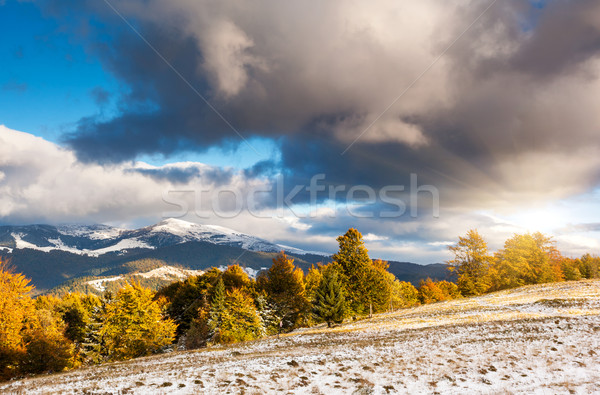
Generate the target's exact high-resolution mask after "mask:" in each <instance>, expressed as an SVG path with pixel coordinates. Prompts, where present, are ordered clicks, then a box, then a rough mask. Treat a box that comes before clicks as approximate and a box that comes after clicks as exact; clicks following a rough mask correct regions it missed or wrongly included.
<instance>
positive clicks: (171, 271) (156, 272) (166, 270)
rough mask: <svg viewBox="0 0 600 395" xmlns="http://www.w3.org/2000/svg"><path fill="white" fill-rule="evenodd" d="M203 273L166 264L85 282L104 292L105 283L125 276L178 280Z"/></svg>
mask: <svg viewBox="0 0 600 395" xmlns="http://www.w3.org/2000/svg"><path fill="white" fill-rule="evenodd" d="M203 273H204V271H203V270H190V269H182V268H179V267H174V266H168V265H167V266H161V267H159V268H156V269H152V270H150V271H147V272H143V273H129V274H127V275H120V276H114V277H102V278H98V279H94V280H90V281H87V282H86V283H85V284H88V285H91V286H92V287H94V288H95V289H97V290H98V291H100V292H104V291H105V290H106V284H107V283H110V282H113V281H118V280H125V279H127V278H131V277H135V276H140V277H144V278H157V279H160V280H167V281H178V280H184V279H186V278H188V277H192V276H200V275H201V274H203Z"/></svg>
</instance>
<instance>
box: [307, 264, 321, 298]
mask: <svg viewBox="0 0 600 395" xmlns="http://www.w3.org/2000/svg"><path fill="white" fill-rule="evenodd" d="M321 268H322V264H320V263H319V264H318V266H317V267H315V265H311V267H310V269H308V274H307V275H306V276H305V277H304V288H305V289H306V298H307V299H308V301H309V302H313V301H314V298H315V293H316V291H317V288H319V285H320V284H321V280H322V279H323V273H322V272H321V270H320V269H321Z"/></svg>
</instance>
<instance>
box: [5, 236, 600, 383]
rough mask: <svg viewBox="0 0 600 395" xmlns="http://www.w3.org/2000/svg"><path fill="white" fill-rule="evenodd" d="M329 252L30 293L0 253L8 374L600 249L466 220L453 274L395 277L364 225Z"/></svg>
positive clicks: (247, 334)
mask: <svg viewBox="0 0 600 395" xmlns="http://www.w3.org/2000/svg"><path fill="white" fill-rule="evenodd" d="M337 241H338V243H339V250H338V252H337V253H336V254H335V255H333V257H332V259H331V262H330V263H327V264H318V265H316V266H314V265H313V266H312V267H311V268H310V269H309V270H308V272H307V273H304V272H303V271H302V270H301V269H300V268H298V267H296V266H295V265H294V260H293V259H290V258H289V257H287V256H286V255H285V254H284V253H283V252H282V253H281V254H279V255H278V256H277V258H276V259H274V260H273V265H272V266H271V267H270V268H269V270H267V271H264V272H262V273H260V274H259V276H258V277H257V278H256V279H253V278H250V277H249V276H248V275H247V274H246V272H245V271H244V270H243V269H242V267H240V266H239V265H231V266H229V267H228V268H227V269H226V270H224V271H221V270H219V269H216V268H213V269H210V270H208V271H207V272H205V273H204V274H202V275H201V276H195V277H190V278H188V279H186V280H185V281H178V282H175V283H172V284H170V285H168V286H166V287H163V288H162V289H160V290H159V291H157V292H153V291H151V290H150V289H148V288H145V287H143V286H142V285H140V284H139V283H135V282H133V283H126V284H125V285H124V286H123V287H122V288H120V289H119V290H116V291H114V292H111V291H107V292H105V293H104V295H102V296H101V297H98V296H95V295H92V294H82V293H68V294H64V295H61V296H60V297H58V296H51V295H45V296H39V297H37V298H35V299H33V298H32V297H31V296H30V295H31V292H32V287H31V286H30V285H29V281H28V280H27V279H26V278H24V277H23V276H22V275H21V274H17V273H12V272H11V271H10V270H9V269H8V268H7V265H6V264H2V263H0V379H8V378H11V377H17V376H23V375H27V374H36V373H41V372H56V371H61V370H65V369H71V368H75V367H78V366H80V365H87V364H96V363H102V362H107V361H115V360H123V359H129V358H134V357H139V356H144V355H149V354H152V353H157V352H162V351H165V350H170V349H173V348H175V347H177V348H180V349H194V348H199V347H205V346H208V345H211V344H219V343H234V342H238V341H247V340H253V339H257V338H260V337H263V336H269V335H275V334H279V333H285V332H289V331H292V330H294V329H296V328H299V327H308V326H312V325H316V324H319V323H327V325H328V326H333V325H335V324H340V323H342V322H343V321H344V320H345V319H360V318H361V317H365V316H368V315H370V314H372V313H380V312H386V311H391V310H395V309H398V308H405V307H410V306H414V305H418V304H422V303H423V304H424V303H433V302H438V301H444V300H450V299H454V298H459V297H462V296H470V295H479V294H482V293H485V292H491V291H496V290H501V289H507V288H512V287H518V286H521V285H526V284H538V283H544V282H552V281H563V280H578V279H580V278H597V277H598V276H599V267H600V258H597V257H592V256H590V255H585V256H583V257H582V258H580V259H571V258H566V257H564V256H562V255H561V254H560V253H559V251H558V250H557V249H556V247H555V246H554V243H553V242H552V240H551V239H550V238H548V237H546V236H544V235H542V234H539V233H536V234H526V235H515V236H514V237H513V238H511V239H509V240H507V241H506V243H505V246H504V248H503V249H502V250H500V251H498V252H496V253H495V254H491V253H490V252H489V251H488V247H487V244H486V242H485V240H484V239H483V238H482V237H481V236H480V235H479V234H478V233H477V232H476V231H469V232H468V233H467V235H466V236H465V237H460V238H459V241H458V243H457V244H456V245H454V246H451V247H450V251H451V252H452V253H453V255H454V257H453V259H452V260H450V261H449V262H448V265H449V268H450V269H451V271H452V272H454V273H455V274H456V279H457V281H456V283H455V282H450V281H446V280H442V281H437V282H434V281H432V280H431V279H426V280H423V281H421V283H420V286H419V288H418V289H417V288H415V287H414V286H413V285H412V284H410V283H408V282H403V281H399V280H398V279H396V278H395V276H394V275H393V274H391V273H390V272H389V271H388V270H387V269H388V264H387V262H385V261H382V260H372V259H371V258H370V257H369V254H368V251H367V249H366V248H365V245H364V242H363V239H362V235H361V234H360V232H358V231H357V230H356V229H349V230H348V232H346V234H344V235H342V236H340V237H338V239H337Z"/></svg>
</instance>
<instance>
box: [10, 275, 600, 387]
mask: <svg viewBox="0 0 600 395" xmlns="http://www.w3.org/2000/svg"><path fill="white" fill-rule="evenodd" d="M599 346H600V281H598V280H595V281H580V282H568V283H556V284H547V285H537V286H528V287H523V288H519V289H516V290H511V291H503V292H498V293H494V294H490V295H486V296H482V297H478V298H470V299H462V300H454V301H450V302H444V303H438V304H433V305H425V306H420V307H416V308H411V309H405V310H401V311H397V312H395V313H389V314H382V315H378V316H375V317H373V318H372V319H369V320H363V321H359V322H354V323H349V324H345V325H343V326H340V327H337V328H332V329H327V328H323V327H320V328H311V329H308V330H304V331H297V332H295V333H292V334H288V335H286V336H282V337H281V338H275V337H272V338H268V339H263V340H258V341H254V342H248V343H243V344H238V345H234V346H231V347H214V348H209V349H205V350H200V351H195V352H176V353H172V354H167V355H160V356H155V357H150V358H143V359H138V360H134V361H129V362H123V363H113V364H107V365H103V366H98V367H93V368H88V369H82V370H78V371H72V372H69V373H65V374H57V375H52V376H41V377H37V378H32V379H27V380H22V381H15V382H10V383H7V384H3V385H0V392H17V393H27V394H35V393H38V394H42V393H44V394H48V393H56V394H58V393H61V394H68V393H84V392H86V393H119V392H120V393H139V394H150V393H156V394H160V393H200V392H201V393H208V394H218V393H228V392H229V393H244V392H245V393H256V394H258V393H288V392H291V393H307V394H308V393H313V394H315V393H316V394H319V393H322V394H337V393H339V394H344V393H352V392H354V391H357V390H358V391H359V392H358V393H375V394H385V393H407V392H408V393H411V394H415V393H435V392H439V393H457V394H459V393H503V392H510V393H569V392H571V393H593V392H597V391H600V385H599V384H598V383H599V382H600V351H599V349H598V348H599Z"/></svg>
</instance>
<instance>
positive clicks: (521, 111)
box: [0, 0, 600, 263]
mask: <svg viewBox="0 0 600 395" xmlns="http://www.w3.org/2000/svg"><path fill="white" fill-rule="evenodd" d="M109 4H110V6H109ZM234 4H237V3H232V2H230V1H228V0H223V1H221V2H219V3H218V4H216V3H215V4H213V2H211V1H209V0H199V1H197V2H162V1H158V0H145V1H142V0H113V1H111V2H110V3H106V2H98V1H92V0H79V1H75V0H61V1H53V0H38V1H31V2H29V1H17V0H6V1H2V2H0V26H2V30H3V34H0V57H1V59H2V62H0V125H5V127H6V128H5V129H2V133H3V134H1V135H0V140H2V145H1V146H0V223H26V222H50V223H59V222H104V223H111V224H116V225H122V226H137V225H146V224H150V223H152V222H158V221H159V220H160V219H161V218H162V216H163V214H164V213H165V212H167V211H169V209H170V208H172V207H169V206H168V205H166V204H165V201H164V196H165V194H167V195H168V194H169V193H182V191H187V192H186V193H190V191H194V192H193V193H192V195H198V194H199V191H200V190H205V189H206V190H207V191H208V192H207V196H206V199H208V202H209V203H210V202H212V203H213V205H214V203H215V202H217V203H222V204H223V206H224V207H225V206H226V207H227V209H228V210H233V209H235V207H234V206H235V205H233V206H232V205H231V204H230V203H231V202H228V199H229V198H230V197H231V196H230V197H229V198H228V197H227V196H226V195H227V193H224V192H223V191H222V190H223V189H224V188H230V189H231V190H236V191H240V194H241V195H242V196H243V197H244V199H247V198H248V197H249V196H251V197H252V196H253V195H252V190H253V188H254V189H256V188H267V187H275V186H276V184H277V182H278V181H277V180H278V178H277V177H278V176H282V175H283V176H284V182H283V186H282V190H284V191H285V193H289V192H293V191H294V188H295V187H296V186H299V187H301V191H300V192H299V193H296V194H295V195H294V204H293V206H294V207H293V208H294V209H295V212H297V213H298V212H299V213H301V214H299V215H297V214H294V210H289V211H285V212H281V210H279V207H277V206H276V201H277V196H275V195H276V188H272V192H271V194H270V195H269V194H268V193H263V195H264V196H262V195H261V196H262V197H261V198H260V199H259V200H260V201H259V202H258V206H259V207H260V210H262V211H261V218H257V217H256V216H253V215H252V214H251V213H250V212H249V211H248V210H243V211H242V212H241V213H240V214H239V215H237V216H235V217H228V216H219V215H214V216H212V217H209V218H200V217H198V216H197V215H195V214H194V212H193V210H190V212H188V213H187V214H186V215H185V218H186V219H189V220H191V221H196V222H205V223H215V224H219V225H223V226H228V227H230V228H234V229H238V230H241V231H245V232H248V233H252V234H256V235H258V236H262V237H265V238H267V239H270V240H273V241H277V242H280V243H283V244H288V245H294V246H299V247H303V248H307V249H312V250H326V251H333V250H334V249H335V245H336V243H335V236H337V235H339V234H341V233H343V232H345V230H346V229H347V228H348V227H351V226H352V227H357V228H358V229H359V230H361V231H362V232H363V233H364V234H366V235H368V240H369V242H368V246H369V248H371V250H372V251H373V252H374V254H376V255H378V256H381V257H384V258H390V259H398V260H412V261H416V262H420V263H426V262H433V261H440V260H443V259H444V258H445V257H447V251H446V248H445V246H446V245H447V244H448V243H451V242H452V241H453V240H456V238H457V237H458V236H459V235H461V234H463V233H465V232H466V231H467V230H468V229H470V228H478V229H479V230H480V231H481V233H483V234H484V235H486V236H487V237H488V238H489V241H490V244H491V245H492V246H493V247H494V248H499V247H501V245H502V242H503V240H505V239H506V238H507V237H509V236H510V235H511V234H513V233H516V232H526V231H534V230H541V231H544V232H547V233H548V234H551V235H553V236H554V237H555V238H556V240H557V242H558V243H559V246H560V247H561V248H562V249H563V250H564V251H565V252H566V253H568V254H570V255H573V256H574V255H577V254H581V253H583V252H585V251H589V250H595V249H600V235H599V231H600V225H598V224H600V211H599V210H598V207H600V206H599V205H598V203H600V197H599V195H598V191H599V190H600V160H599V159H597V158H600V141H599V140H598V138H597V136H598V132H600V130H599V129H600V120H599V119H598V116H597V108H598V106H599V105H600V102H599V101H598V97H600V77H599V76H600V46H599V45H598V42H600V26H599V23H598V20H597V19H594V18H593V17H591V16H593V15H597V14H598V13H599V12H600V7H599V6H598V4H597V2H595V1H593V0H582V1H579V2H558V1H552V2H548V1H531V2H496V3H494V4H492V6H491V7H489V8H486V7H488V5H489V4H485V2H482V3H477V4H474V3H472V2H468V1H466V0H452V1H449V2H439V1H437V0H423V1H422V2H406V3H402V2H397V1H392V0H377V1H374V2H372V3H352V4H347V3H345V2H344V1H341V0H336V1H332V2H329V3H328V4H327V5H323V4H319V5H318V6H317V4H313V3H311V2H289V3H278V2H271V1H269V0H264V1H259V2H258V3H256V4H255V5H254V6H252V7H250V6H248V5H244V4H237V5H235V6H234ZM490 4H491V3H490ZM123 18H124V19H125V20H124V19H123ZM128 24H130V25H131V26H134V27H135V29H136V30H137V31H134V30H133V29H131V27H130V26H129V25H128ZM138 33H139V35H138ZM140 35H141V37H140ZM457 38H458V39H457ZM440 55H441V56H440ZM206 102H208V103H210V106H208V105H207V104H206ZM240 135H241V136H243V139H242V138H241V137H240ZM34 137H39V138H41V139H35V138H34ZM182 162H185V163H182ZM321 174H322V175H323V178H322V183H323V184H322V186H323V189H322V190H319V192H318V193H317V196H316V201H315V202H314V204H313V203H311V201H310V199H311V198H312V195H311V194H310V191H309V190H307V189H306V187H307V186H309V185H310V182H311V180H313V179H314V178H315V176H318V175H321ZM414 175H416V176H418V180H419V185H421V184H424V185H430V186H432V187H434V188H435V189H436V190H437V191H438V192H439V207H438V208H439V216H436V215H434V213H435V212H436V210H434V207H433V203H434V202H433V200H435V199H433V198H429V195H428V193H421V194H420V195H419V196H420V198H419V199H418V200H411V198H410V196H409V195H410V190H409V189H410V186H411V179H412V177H413V176H414ZM332 187H334V188H335V187H337V188H342V189H341V190H343V191H344V192H343V193H340V194H338V195H337V197H335V198H332V197H331V196H329V195H328V193H329V191H330V188H332ZM356 187H359V189H360V187H366V188H370V189H371V190H372V191H373V193H374V196H375V201H374V202H371V203H370V205H369V204H366V203H364V201H363V202H361V201H359V200H360V199H354V198H348V196H349V195H347V194H346V193H347V192H348V191H351V190H352V189H353V188H356ZM389 188H392V190H395V192H393V193H391V194H390V195H389V196H392V197H393V198H395V199H396V202H397V201H398V199H401V200H403V201H404V202H405V206H406V212H407V213H410V212H416V213H418V215H417V216H416V217H413V216H410V215H408V214H404V215H402V216H399V217H398V218H386V217H385V216H382V215H381V212H386V211H389V210H387V209H389V206H390V204H389V202H386V201H385V199H382V198H381V196H385V193H387V192H385V191H389V190H390V189H389ZM400 188H404V189H400ZM432 199H433V200H432ZM229 200H230V199H229ZM187 203H189V205H190V206H194V205H196V206H197V205H200V206H202V210H204V208H205V207H204V206H203V205H206V204H207V202H206V201H202V202H198V201H197V199H196V201H195V200H194V198H193V196H189V201H188V202H187ZM196 208H198V207H196ZM348 208H351V210H348ZM371 208H375V210H371ZM202 210H200V211H202ZM357 210H358V211H359V212H365V211H373V212H374V214H373V215H372V216H371V217H370V218H363V217H357V216H354V215H352V213H351V212H350V211H357ZM203 212H204V211H203ZM309 212H310V213H313V214H314V215H313V214H311V215H307V213H309Z"/></svg>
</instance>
